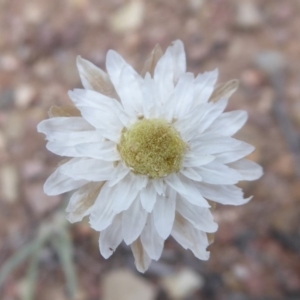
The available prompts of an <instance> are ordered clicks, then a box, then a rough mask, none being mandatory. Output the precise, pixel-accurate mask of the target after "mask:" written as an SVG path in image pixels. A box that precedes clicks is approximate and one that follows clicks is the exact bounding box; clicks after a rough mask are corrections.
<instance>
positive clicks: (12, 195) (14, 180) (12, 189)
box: [0, 164, 19, 203]
mask: <svg viewBox="0 0 300 300" xmlns="http://www.w3.org/2000/svg"><path fill="white" fill-rule="evenodd" d="M0 186H1V188H0V193H1V194H2V197H3V199H4V200H5V201H6V202H9V203H14V202H16V201H17V199H18V196H19V177H18V171H17V169H16V167H15V166H14V165H12V164H6V165H4V166H2V167H1V169H0Z"/></svg>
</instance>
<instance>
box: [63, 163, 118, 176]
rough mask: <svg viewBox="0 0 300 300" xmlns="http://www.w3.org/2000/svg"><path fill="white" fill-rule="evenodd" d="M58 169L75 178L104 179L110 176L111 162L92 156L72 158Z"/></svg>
mask: <svg viewBox="0 0 300 300" xmlns="http://www.w3.org/2000/svg"><path fill="white" fill-rule="evenodd" d="M60 170H61V172H62V173H63V174H65V175H67V176H69V177H71V178H73V179H75V180H89V181H105V180H109V179H110V178H111V172H112V171H113V163H112V162H108V161H102V160H97V159H93V158H73V159H71V160H70V161H68V162H67V163H66V164H64V165H62V166H61V167H60Z"/></svg>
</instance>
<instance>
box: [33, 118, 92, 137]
mask: <svg viewBox="0 0 300 300" xmlns="http://www.w3.org/2000/svg"><path fill="white" fill-rule="evenodd" d="M37 130H38V132H42V133H44V134H46V135H47V137H48V135H49V136H51V135H52V134H54V133H57V132H74V131H79V132H80V131H90V130H94V127H93V126H91V125H90V124H89V123H88V122H87V121H85V120H84V118H82V117H56V118H51V119H47V120H43V121H42V122H40V123H39V124H38V126H37Z"/></svg>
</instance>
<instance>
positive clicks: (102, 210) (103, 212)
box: [90, 182, 117, 231]
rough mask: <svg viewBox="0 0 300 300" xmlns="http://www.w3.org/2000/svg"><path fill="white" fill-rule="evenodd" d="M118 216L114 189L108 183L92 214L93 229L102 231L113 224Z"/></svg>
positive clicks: (102, 190)
mask: <svg viewBox="0 0 300 300" xmlns="http://www.w3.org/2000/svg"><path fill="white" fill-rule="evenodd" d="M116 215H117V213H116V212H115V210H114V198H113V193H112V188H111V187H109V186H108V184H107V182H106V183H105V184H104V185H103V187H102V189H101V191H100V194H99V195H98V197H97V199H96V201H95V204H94V207H93V210H92V212H91V215H90V224H91V227H92V228H93V229H95V230H97V231H102V230H104V229H105V228H107V227H108V226H109V225H110V224H111V223H112V221H113V219H114V217H115V216H116Z"/></svg>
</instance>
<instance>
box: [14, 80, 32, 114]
mask: <svg viewBox="0 0 300 300" xmlns="http://www.w3.org/2000/svg"><path fill="white" fill-rule="evenodd" d="M35 95H36V91H35V89H34V88H33V86H31V85H29V84H22V85H20V86H18V87H17V88H16V90H15V105H16V107H17V108H20V109H24V108H27V107H28V106H29V105H30V104H31V103H32V101H33V99H34V97H35Z"/></svg>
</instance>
